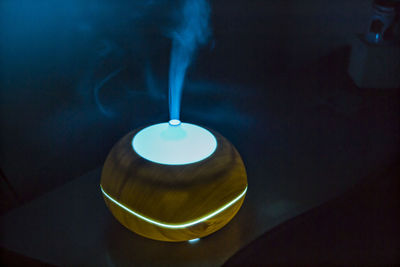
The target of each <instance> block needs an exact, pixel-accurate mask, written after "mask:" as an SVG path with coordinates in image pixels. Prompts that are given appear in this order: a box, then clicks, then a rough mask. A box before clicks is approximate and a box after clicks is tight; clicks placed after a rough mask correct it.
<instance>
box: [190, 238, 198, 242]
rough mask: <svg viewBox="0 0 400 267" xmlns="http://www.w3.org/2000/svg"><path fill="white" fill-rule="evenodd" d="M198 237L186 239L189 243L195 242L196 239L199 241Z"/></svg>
mask: <svg viewBox="0 0 400 267" xmlns="http://www.w3.org/2000/svg"><path fill="white" fill-rule="evenodd" d="M199 240H200V238H195V239H190V240H188V242H189V243H196V242H197V241H199Z"/></svg>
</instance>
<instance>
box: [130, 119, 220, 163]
mask: <svg viewBox="0 0 400 267" xmlns="http://www.w3.org/2000/svg"><path fill="white" fill-rule="evenodd" d="M132 147H133V149H134V150H135V151H136V153H137V154H138V155H139V156H141V157H142V158H145V159H147V160H149V161H152V162H155V163H159V164H166V165H183V164H190V163H195V162H198V161H201V160H203V159H205V158H207V157H209V156H210V155H212V154H213V153H214V151H215V149H216V148H217V140H216V139H215V137H214V135H213V134H212V133H210V132H209V131H207V130H206V129H204V128H202V127H199V126H197V125H194V124H190V123H183V122H180V121H179V123H178V124H177V125H171V123H160V124H155V125H152V126H149V127H147V128H144V129H143V130H141V131H140V132H138V133H137V134H136V135H135V136H134V137H133V140H132Z"/></svg>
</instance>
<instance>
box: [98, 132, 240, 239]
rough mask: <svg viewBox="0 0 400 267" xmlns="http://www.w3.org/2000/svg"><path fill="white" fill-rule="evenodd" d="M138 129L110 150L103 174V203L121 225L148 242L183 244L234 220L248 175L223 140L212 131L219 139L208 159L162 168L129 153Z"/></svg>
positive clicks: (161, 165)
mask: <svg viewBox="0 0 400 267" xmlns="http://www.w3.org/2000/svg"><path fill="white" fill-rule="evenodd" d="M139 130H140V129H139ZM139 130H136V131H133V132H131V133H129V134H128V135H126V136H125V137H123V138H122V139H121V140H120V141H119V142H118V143H117V144H116V145H115V146H114V147H113V148H112V150H111V152H110V154H109V155H108V157H107V159H106V162H105V164H104V168H103V171H102V175H101V183H100V186H101V190H102V192H103V197H104V200H105V202H106V204H107V206H108V208H109V209H110V211H111V213H112V214H113V215H114V217H115V218H116V219H117V220H118V221H119V222H120V223H121V224H123V225H124V226H125V227H126V228H128V229H129V230H131V231H133V232H135V233H137V234H139V235H142V236H144V237H147V238H151V239H156V240H162V241H186V240H191V239H196V238H201V237H204V236H207V235H209V234H211V233H213V232H215V231H217V230H218V229H220V228H222V227H223V226H224V225H226V224H227V223H228V222H229V221H230V220H231V219H232V218H233V217H234V216H235V214H236V213H237V212H238V210H239V209H240V206H241V205H242V203H243V200H244V197H245V194H246V190H247V176H246V171H245V167H244V164H243V161H242V159H241V157H240V155H239V153H238V152H237V151H236V149H235V148H234V146H233V145H232V144H231V143H230V142H229V141H228V140H227V139H225V138H224V137H223V136H221V135H220V134H218V133H216V132H213V131H211V133H212V134H213V135H214V136H215V138H216V140H217V148H216V150H215V151H214V153H213V154H212V155H211V156H209V157H208V158H206V159H204V160H201V161H199V162H196V163H191V164H185V165H165V164H158V163H154V162H151V161H149V160H146V159H144V158H142V157H141V156H139V155H138V154H137V153H136V152H135V150H134V149H133V148H132V144H131V143H132V139H133V137H134V136H135V134H136V133H137V132H138V131H139Z"/></svg>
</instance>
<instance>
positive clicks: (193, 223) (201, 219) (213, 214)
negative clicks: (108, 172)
mask: <svg viewBox="0 0 400 267" xmlns="http://www.w3.org/2000/svg"><path fill="white" fill-rule="evenodd" d="M100 189H101V192H103V194H104V195H105V196H106V197H107V198H108V199H109V200H110V201H112V202H113V203H115V204H116V205H118V206H119V207H121V208H123V209H124V210H126V211H127V212H129V213H131V214H132V215H135V216H136V217H138V218H140V219H142V220H144V221H146V222H149V223H152V224H155V225H157V226H160V227H165V228H185V227H188V226H192V225H195V224H198V223H201V222H203V221H206V220H208V219H210V218H211V217H214V216H215V215H217V214H218V213H221V212H222V211H224V210H226V209H227V208H229V207H230V206H232V205H233V204H234V203H236V202H237V201H238V200H239V199H241V198H242V197H243V196H244V195H245V194H246V191H247V186H246V188H245V189H244V190H243V192H242V193H240V194H239V196H237V197H236V198H235V199H233V200H232V201H230V202H229V203H227V204H225V205H224V206H222V207H221V208H219V209H218V210H216V211H214V212H213V213H210V214H209V215H207V216H204V217H202V218H200V219H198V220H195V221H192V222H188V223H183V224H166V223H161V222H158V221H156V220H153V219H150V218H147V217H145V216H143V215H141V214H139V213H137V212H135V211H133V210H131V209H129V208H128V207H126V206H124V205H123V204H121V203H119V202H118V201H117V200H115V199H114V198H112V197H111V196H110V195H108V194H107V193H106V192H105V191H104V190H103V187H102V186H101V185H100Z"/></svg>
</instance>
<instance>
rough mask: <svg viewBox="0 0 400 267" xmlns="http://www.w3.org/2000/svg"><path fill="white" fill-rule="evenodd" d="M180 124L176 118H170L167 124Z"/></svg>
mask: <svg viewBox="0 0 400 267" xmlns="http://www.w3.org/2000/svg"><path fill="white" fill-rule="evenodd" d="M180 124H181V121H180V120H177V119H172V120H170V121H169V125H171V126H179V125H180Z"/></svg>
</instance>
